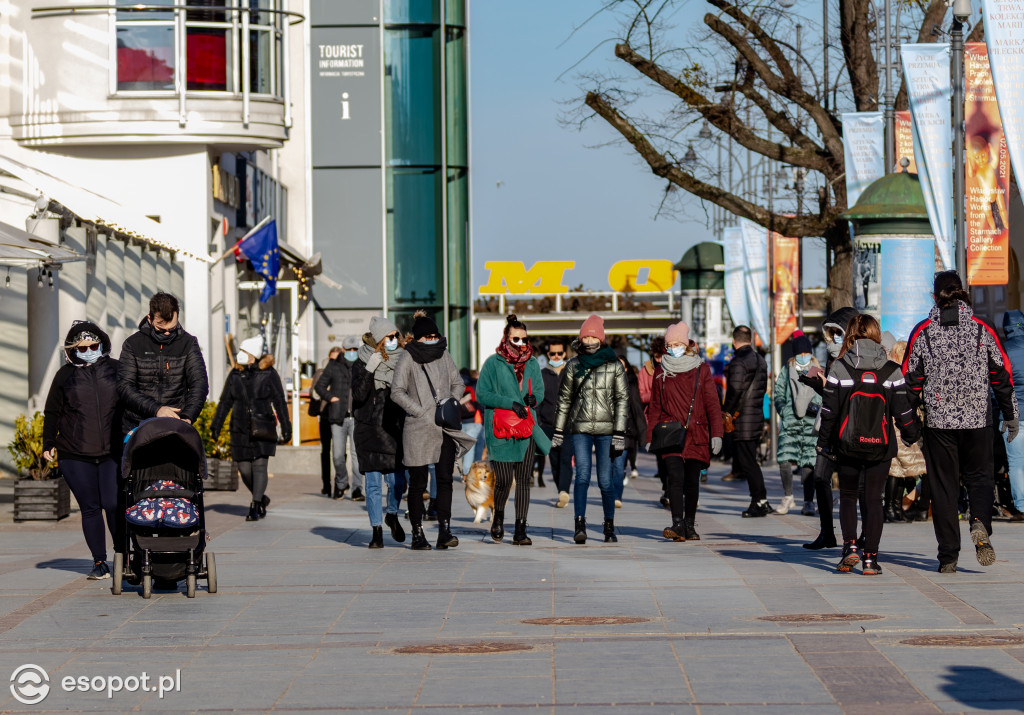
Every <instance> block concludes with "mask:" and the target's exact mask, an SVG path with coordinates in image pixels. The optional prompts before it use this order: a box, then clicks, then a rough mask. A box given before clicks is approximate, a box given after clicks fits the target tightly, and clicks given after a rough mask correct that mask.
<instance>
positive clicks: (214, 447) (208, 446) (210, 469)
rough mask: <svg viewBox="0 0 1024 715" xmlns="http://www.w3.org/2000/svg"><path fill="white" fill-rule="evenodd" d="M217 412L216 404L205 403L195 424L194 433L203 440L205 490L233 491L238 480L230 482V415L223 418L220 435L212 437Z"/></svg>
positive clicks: (236, 486)
mask: <svg viewBox="0 0 1024 715" xmlns="http://www.w3.org/2000/svg"><path fill="white" fill-rule="evenodd" d="M216 411H217V403H216V402H207V403H206V404H205V405H203V410H202V412H200V413H199V418H198V419H197V420H196V422H195V428H196V431H197V432H199V436H200V437H202V440H203V449H204V450H205V452H206V471H207V474H208V475H209V479H208V480H207V483H206V488H207V489H209V490H214V491H217V490H221V491H235V490H237V489H238V478H237V477H235V478H234V479H233V480H232V469H231V466H232V464H231V434H230V431H229V426H230V425H231V413H230V412H229V413H228V414H227V416H226V417H225V418H224V425H223V426H222V427H221V430H220V434H218V435H214V434H213V430H212V426H213V415H214V413H215V412H216Z"/></svg>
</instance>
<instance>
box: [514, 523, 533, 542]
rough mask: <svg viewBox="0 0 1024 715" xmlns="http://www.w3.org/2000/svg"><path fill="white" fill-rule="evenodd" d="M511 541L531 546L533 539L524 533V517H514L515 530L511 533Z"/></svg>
mask: <svg viewBox="0 0 1024 715" xmlns="http://www.w3.org/2000/svg"><path fill="white" fill-rule="evenodd" d="M512 543H513V544H515V545H516V546H533V540H531V539H530V537H529V536H527V535H526V519H516V530H515V533H514V534H512Z"/></svg>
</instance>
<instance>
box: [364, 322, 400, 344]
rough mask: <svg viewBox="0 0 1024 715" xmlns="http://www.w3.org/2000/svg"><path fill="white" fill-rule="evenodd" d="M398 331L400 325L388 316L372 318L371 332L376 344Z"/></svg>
mask: <svg viewBox="0 0 1024 715" xmlns="http://www.w3.org/2000/svg"><path fill="white" fill-rule="evenodd" d="M397 332H398V326H396V325H395V324H394V323H392V322H391V321H390V320H388V319H387V318H378V317H377V316H374V317H372V318H370V334H371V335H373V340H374V343H375V344H376V343H379V342H380V341H381V340H383V339H384V338H386V337H387V336H389V335H391V333H397Z"/></svg>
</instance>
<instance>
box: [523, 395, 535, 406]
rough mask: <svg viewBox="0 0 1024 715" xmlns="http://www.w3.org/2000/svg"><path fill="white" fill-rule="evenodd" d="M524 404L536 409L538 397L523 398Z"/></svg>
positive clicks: (528, 396)
mask: <svg viewBox="0 0 1024 715" xmlns="http://www.w3.org/2000/svg"><path fill="white" fill-rule="evenodd" d="M523 402H524V403H525V404H526V406H527V407H536V406H537V397H536V395H527V396H526V397H524V398H523Z"/></svg>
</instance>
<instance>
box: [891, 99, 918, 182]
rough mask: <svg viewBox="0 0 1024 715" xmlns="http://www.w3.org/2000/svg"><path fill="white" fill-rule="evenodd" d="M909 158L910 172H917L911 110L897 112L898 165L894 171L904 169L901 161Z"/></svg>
mask: <svg viewBox="0 0 1024 715" xmlns="http://www.w3.org/2000/svg"><path fill="white" fill-rule="evenodd" d="M904 158H906V159H908V160H909V161H910V164H908V165H907V173H908V174H916V173H917V161H916V160H915V158H914V128H913V127H912V126H911V120H910V110H909V109H904V110H901V111H899V112H896V166H895V167H894V168H893V171H903V167H902V166H900V162H901V161H902V160H903V159H904Z"/></svg>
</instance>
